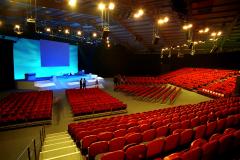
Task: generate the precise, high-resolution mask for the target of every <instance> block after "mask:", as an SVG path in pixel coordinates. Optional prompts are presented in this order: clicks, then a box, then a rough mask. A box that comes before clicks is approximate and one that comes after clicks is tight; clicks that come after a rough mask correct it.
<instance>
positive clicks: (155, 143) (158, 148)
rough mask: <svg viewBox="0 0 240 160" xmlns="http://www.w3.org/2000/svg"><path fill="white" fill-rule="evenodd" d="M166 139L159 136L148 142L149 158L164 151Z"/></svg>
mask: <svg viewBox="0 0 240 160" xmlns="http://www.w3.org/2000/svg"><path fill="white" fill-rule="evenodd" d="M164 143H165V141H164V139H163V138H158V139H154V140H152V141H150V142H148V143H147V144H146V146H147V158H148V159H151V158H154V157H156V156H158V155H159V154H161V153H162V152H163V147H164Z"/></svg>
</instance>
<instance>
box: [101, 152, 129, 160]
mask: <svg viewBox="0 0 240 160" xmlns="http://www.w3.org/2000/svg"><path fill="white" fill-rule="evenodd" d="M124 156H125V153H124V151H122V150H118V151H114V152H108V153H104V154H103V155H102V156H101V158H100V160H113V159H114V160H124Z"/></svg>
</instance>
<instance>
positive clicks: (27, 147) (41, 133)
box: [17, 125, 46, 160]
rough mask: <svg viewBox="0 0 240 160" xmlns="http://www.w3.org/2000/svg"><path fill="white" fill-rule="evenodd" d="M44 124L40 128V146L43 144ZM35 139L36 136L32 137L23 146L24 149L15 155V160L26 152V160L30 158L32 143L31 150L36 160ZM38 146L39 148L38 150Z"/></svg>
mask: <svg viewBox="0 0 240 160" xmlns="http://www.w3.org/2000/svg"><path fill="white" fill-rule="evenodd" d="M45 134H46V133H45V126H44V125H43V126H42V128H41V129H40V148H41V147H42V145H43V141H44V138H45V136H46V135H45ZM36 139H37V136H36V137H35V138H33V139H32V140H31V142H30V143H29V144H28V145H27V146H26V147H25V148H24V150H23V151H22V152H21V153H20V154H19V155H18V156H17V160H21V158H22V157H23V155H24V154H25V153H26V152H27V155H28V156H27V157H28V160H31V158H32V156H31V146H32V145H33V149H34V150H33V151H34V160H38V157H37V155H38V154H37V146H36ZM40 148H39V150H40Z"/></svg>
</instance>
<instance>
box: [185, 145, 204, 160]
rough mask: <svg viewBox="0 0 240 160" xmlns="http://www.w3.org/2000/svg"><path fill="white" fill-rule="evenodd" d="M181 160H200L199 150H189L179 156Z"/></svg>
mask: <svg viewBox="0 0 240 160" xmlns="http://www.w3.org/2000/svg"><path fill="white" fill-rule="evenodd" d="M181 158H182V160H200V158H201V149H200V148H198V147H197V148H194V149H190V150H188V151H187V152H184V153H183V154H182V156H181Z"/></svg>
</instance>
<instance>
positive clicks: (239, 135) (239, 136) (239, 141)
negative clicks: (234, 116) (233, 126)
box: [233, 130, 240, 148]
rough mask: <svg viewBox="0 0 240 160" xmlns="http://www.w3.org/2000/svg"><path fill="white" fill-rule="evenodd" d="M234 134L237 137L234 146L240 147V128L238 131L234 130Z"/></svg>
mask: <svg viewBox="0 0 240 160" xmlns="http://www.w3.org/2000/svg"><path fill="white" fill-rule="evenodd" d="M233 136H234V138H235V141H234V147H235V148H238V147H240V130H237V131H236V132H234V133H233Z"/></svg>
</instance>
